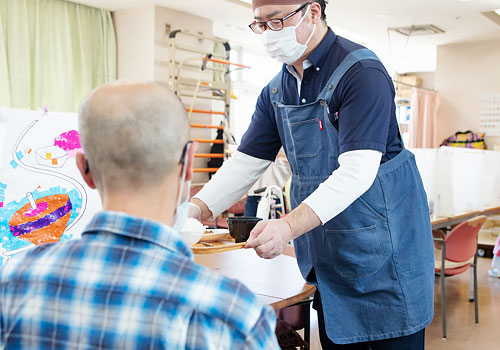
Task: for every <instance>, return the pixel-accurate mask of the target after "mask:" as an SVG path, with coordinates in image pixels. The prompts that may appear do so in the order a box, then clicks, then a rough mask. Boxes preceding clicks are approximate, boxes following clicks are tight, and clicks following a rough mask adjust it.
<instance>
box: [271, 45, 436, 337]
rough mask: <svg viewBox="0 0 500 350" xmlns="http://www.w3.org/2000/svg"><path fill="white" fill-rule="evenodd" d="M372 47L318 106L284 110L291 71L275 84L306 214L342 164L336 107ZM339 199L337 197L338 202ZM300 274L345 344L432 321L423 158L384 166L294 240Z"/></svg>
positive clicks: (346, 64) (347, 64) (349, 62)
mask: <svg viewBox="0 0 500 350" xmlns="http://www.w3.org/2000/svg"><path fill="white" fill-rule="evenodd" d="M366 59H371V60H378V58H377V56H376V55H375V54H374V53H372V52H371V51H369V50H367V49H361V50H358V51H354V52H351V53H350V54H349V55H348V56H347V57H346V58H345V60H344V61H343V62H342V63H341V64H340V65H339V67H338V68H337V69H336V71H335V72H334V73H333V75H332V76H331V78H330V79H329V81H328V82H327V84H326V85H325V87H324V89H323V91H322V92H321V93H320V94H319V96H318V98H317V100H316V101H315V102H313V103H309V104H305V105H302V106H289V105H285V104H284V103H283V88H282V73H281V72H280V74H278V75H277V76H276V77H275V78H274V79H273V80H272V81H271V83H270V95H271V101H272V103H273V106H274V111H275V116H276V121H277V125H278V131H279V134H280V137H281V141H282V144H283V146H284V148H285V151H286V154H287V157H288V161H289V162H290V166H291V168H292V173H293V175H292V186H291V191H290V196H291V204H292V207H293V208H295V207H297V206H298V205H299V204H300V203H301V202H302V201H303V200H304V199H306V198H307V197H308V196H309V195H310V194H311V193H312V192H313V191H314V190H316V189H317V188H318V186H319V185H320V184H321V183H323V182H324V181H325V180H326V179H328V177H329V176H330V175H331V174H332V172H333V171H334V170H336V169H337V168H338V167H339V163H338V157H339V147H338V132H337V130H336V129H335V127H334V126H333V125H332V123H331V122H330V120H329V113H328V106H327V101H330V100H331V98H332V95H333V93H334V91H335V88H336V87H337V85H338V83H339V81H340V80H341V79H342V77H343V76H344V74H345V73H346V72H347V71H348V70H349V69H350V68H351V67H352V66H353V65H354V64H355V63H356V62H358V61H360V60H366ZM334 200H335V198H332V201H334ZM294 245H295V252H296V255H297V261H298V264H299V267H300V270H301V273H302V275H303V277H304V278H305V279H308V278H309V277H311V275H310V272H311V271H312V270H313V269H314V275H315V278H313V279H311V278H309V282H311V283H314V284H315V285H316V286H317V288H318V290H319V293H320V295H321V301H322V305H323V313H324V318H325V328H326V332H327V334H328V337H329V338H330V339H331V340H332V341H334V342H335V343H337V344H349V343H357V342H364V341H370V340H381V339H388V338H396V337H402V336H406V335H410V334H413V333H416V332H418V331H420V330H422V329H423V328H425V327H426V326H427V325H428V324H429V323H430V322H431V320H432V317H433V292H434V252H433V244H432V232H431V224H430V216H429V209H428V206H427V197H426V194H425V191H424V187H423V184H422V180H421V178H420V174H419V172H418V169H417V165H416V163H415V157H414V155H413V154H412V153H411V152H409V151H408V150H406V149H403V150H402V151H401V152H400V153H399V154H398V155H397V156H396V157H395V158H393V159H391V160H390V161H388V162H386V163H384V164H382V165H381V166H380V169H379V171H378V174H377V177H376V179H375V182H374V183H373V185H372V186H371V188H370V189H369V190H368V191H367V192H366V193H365V194H363V195H362V196H361V197H360V198H358V199H357V200H356V201H355V202H354V203H353V204H352V205H350V206H349V207H348V208H347V209H346V210H345V211H344V212H342V213H341V214H339V215H338V216H336V217H335V218H334V219H332V220H330V221H328V222H327V223H325V224H324V225H323V226H320V227H318V228H316V229H314V230H312V231H310V232H308V233H306V234H304V235H302V236H301V237H299V238H297V239H295V241H294Z"/></svg>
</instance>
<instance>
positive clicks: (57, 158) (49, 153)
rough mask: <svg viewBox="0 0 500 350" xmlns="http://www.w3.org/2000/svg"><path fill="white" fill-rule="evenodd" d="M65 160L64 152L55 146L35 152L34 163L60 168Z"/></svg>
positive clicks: (66, 156)
mask: <svg viewBox="0 0 500 350" xmlns="http://www.w3.org/2000/svg"><path fill="white" fill-rule="evenodd" d="M67 158H68V155H67V153H66V151H64V150H62V149H60V148H59V147H56V146H49V147H43V148H40V149H38V150H37V151H36V162H37V163H38V164H39V165H43V166H48V167H51V168H61V167H62V166H63V165H64V163H66V159H67Z"/></svg>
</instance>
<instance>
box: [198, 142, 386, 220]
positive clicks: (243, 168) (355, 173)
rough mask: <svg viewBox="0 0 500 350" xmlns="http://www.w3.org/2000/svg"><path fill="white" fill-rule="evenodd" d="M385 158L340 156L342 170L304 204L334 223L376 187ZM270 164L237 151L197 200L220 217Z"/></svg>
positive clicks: (374, 153) (368, 154) (366, 154)
mask: <svg viewBox="0 0 500 350" xmlns="http://www.w3.org/2000/svg"><path fill="white" fill-rule="evenodd" d="M381 158H382V153H381V152H379V151H374V150H356V151H350V152H346V153H343V154H342V155H340V157H339V164H340V166H339V168H338V169H337V170H335V171H334V172H333V173H332V175H331V176H330V177H329V178H328V179H327V180H326V181H325V182H323V183H322V184H320V186H319V187H318V188H317V189H316V191H314V192H313V193H312V194H311V195H310V196H309V197H308V198H306V199H305V200H304V203H305V204H307V205H308V206H309V207H310V208H311V209H312V210H313V211H314V213H315V214H316V215H317V216H318V217H319V219H320V220H321V222H322V223H325V222H327V221H330V220H331V219H333V218H334V217H336V216H337V215H338V214H340V213H341V212H342V211H344V210H345V209H346V208H347V207H348V206H349V205H351V204H352V203H353V202H354V201H355V200H356V199H358V198H359V197H361V195H363V193H365V192H366V191H367V190H368V189H369V188H370V187H371V186H372V184H373V182H374V181H375V178H376V176H377V173H378V169H379V166H380V160H381ZM270 164H271V162H270V161H268V160H263V159H259V158H255V157H252V156H249V155H247V154H244V153H241V152H235V153H234V155H233V156H232V157H231V158H230V159H229V160H227V161H226V162H224V164H223V166H222V167H221V168H220V169H219V171H218V172H217V173H216V174H215V176H214V177H213V178H212V180H210V182H208V183H207V184H206V185H205V187H203V189H202V190H201V191H200V192H198V194H197V195H195V196H194V198H198V199H200V200H201V201H202V202H204V203H205V204H206V205H207V207H208V208H209V209H210V211H211V212H212V213H213V215H214V216H218V215H219V214H220V213H222V212H223V211H224V210H226V209H227V208H229V207H231V206H232V205H233V204H234V203H236V202H237V201H239V200H240V199H241V198H242V197H243V196H244V195H245V193H246V192H247V191H248V190H249V189H250V187H252V185H253V184H254V183H255V182H256V181H257V180H258V179H259V177H260V176H261V175H262V174H263V173H264V172H265V171H266V169H267V168H268V167H269V165H270Z"/></svg>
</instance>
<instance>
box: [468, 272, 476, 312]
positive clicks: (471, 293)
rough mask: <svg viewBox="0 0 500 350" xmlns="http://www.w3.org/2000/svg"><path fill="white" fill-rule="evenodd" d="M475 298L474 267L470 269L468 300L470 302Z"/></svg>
mask: <svg viewBox="0 0 500 350" xmlns="http://www.w3.org/2000/svg"><path fill="white" fill-rule="evenodd" d="M474 300H475V298H474V267H473V266H472V269H470V277H469V302H470V303H472V302H473V301H474Z"/></svg>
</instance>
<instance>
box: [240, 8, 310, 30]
mask: <svg viewBox="0 0 500 350" xmlns="http://www.w3.org/2000/svg"><path fill="white" fill-rule="evenodd" d="M308 5H311V2H306V3H304V4H302V6H300V7H299V8H298V9H296V10H295V11H293V12H291V13H289V14H288V15H286V16H285V17H283V18H271V19H268V20H267V21H262V22H260V21H259V22H258V21H253V22H252V23H250V24H249V25H248V27H249V28H250V29H251V30H252V31H253V32H254V33H255V34H262V33H264V32H265V31H266V30H268V29H269V30H272V31H274V32H278V31H280V30H282V29H283V28H284V27H285V25H284V23H283V22H284V21H286V20H287V19H289V18H290V17H292V16H294V15H295V14H297V13H298V12H300V11H302V10H303V9H304V8H305V7H306V6H308ZM271 21H280V28H279V29H273V28H272V27H271V26H270V25H269V23H270V22H271ZM257 25H259V26H263V28H264V30H263V31H262V32H261V31H260V30H256V28H259V27H258V26H257Z"/></svg>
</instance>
